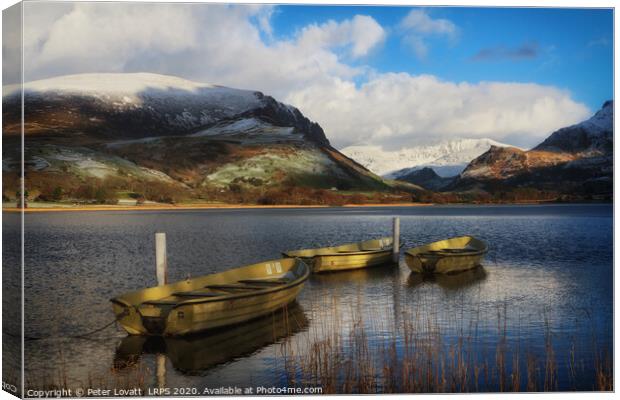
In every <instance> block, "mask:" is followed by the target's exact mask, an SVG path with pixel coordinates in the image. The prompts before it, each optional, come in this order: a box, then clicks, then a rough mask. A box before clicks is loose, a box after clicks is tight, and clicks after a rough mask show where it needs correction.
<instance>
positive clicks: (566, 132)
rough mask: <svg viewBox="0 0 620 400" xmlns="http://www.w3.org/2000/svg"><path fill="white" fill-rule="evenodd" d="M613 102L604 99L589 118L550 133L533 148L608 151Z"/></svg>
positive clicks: (609, 147)
mask: <svg viewBox="0 0 620 400" xmlns="http://www.w3.org/2000/svg"><path fill="white" fill-rule="evenodd" d="M613 129H614V102H613V100H609V101H606V102H605V104H603V107H602V108H601V109H600V110H598V111H597V112H596V113H595V114H594V115H593V116H592V117H591V118H590V119H587V120H585V121H583V122H580V123H578V124H575V125H571V126H568V127H566V128H562V129H559V130H557V131H555V132H553V133H552V134H551V136H549V137H548V138H547V139H546V140H545V141H544V142H542V143H541V144H539V145H538V146H536V147H535V148H534V150H548V151H556V152H558V151H560V152H569V153H589V154H590V155H596V154H603V153H608V152H611V151H612V150H613Z"/></svg>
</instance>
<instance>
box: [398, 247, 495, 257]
mask: <svg viewBox="0 0 620 400" xmlns="http://www.w3.org/2000/svg"><path fill="white" fill-rule="evenodd" d="M409 251H410V250H407V251H406V252H405V255H406V256H409V257H417V258H425V257H429V256H431V255H429V254H427V253H424V254H420V253H418V254H411V253H410V252H409ZM488 252H489V249H488V248H484V249H482V250H476V251H472V252H470V253H454V254H449V253H444V254H433V255H432V256H435V257H469V256H479V255H481V254H486V253H488Z"/></svg>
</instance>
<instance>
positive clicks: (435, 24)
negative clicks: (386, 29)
mask: <svg viewBox="0 0 620 400" xmlns="http://www.w3.org/2000/svg"><path fill="white" fill-rule="evenodd" d="M399 28H400V31H401V32H402V33H403V42H404V43H405V44H406V45H408V46H409V47H410V48H411V50H412V51H413V52H414V54H415V55H416V57H418V58H419V59H424V58H426V56H427V55H428V44H427V43H426V39H425V38H427V37H429V36H436V37H445V38H447V39H449V40H451V41H454V40H455V39H456V37H457V35H458V28H457V26H456V25H455V24H454V23H453V22H452V21H450V20H448V19H443V18H437V19H433V18H431V16H430V15H428V13H427V12H426V11H424V10H419V9H415V10H411V11H410V12H409V13H408V14H407V15H406V16H405V17H404V18H403V19H402V20H401V21H400V24H399Z"/></svg>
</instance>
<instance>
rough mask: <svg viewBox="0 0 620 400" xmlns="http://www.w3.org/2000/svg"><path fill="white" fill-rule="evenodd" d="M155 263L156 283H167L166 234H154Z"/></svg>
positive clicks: (159, 284) (160, 284)
mask: <svg viewBox="0 0 620 400" xmlns="http://www.w3.org/2000/svg"><path fill="white" fill-rule="evenodd" d="M155 263H156V265H157V285H158V286H162V285H165V284H167V283H168V257H167V255H166V234H165V233H163V232H157V233H156V234H155Z"/></svg>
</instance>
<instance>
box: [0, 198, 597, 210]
mask: <svg viewBox="0 0 620 400" xmlns="http://www.w3.org/2000/svg"><path fill="white" fill-rule="evenodd" d="M585 203H586V204H589V203H592V202H585ZM595 203H606V202H595ZM539 204H584V202H574V203H570V202H568V203H567V202H557V201H554V200H523V201H514V202H506V203H499V202H498V203H494V202H489V203H441V204H440V203H364V204H344V205H324V204H279V205H260V204H224V203H181V204H161V203H156V204H143V205H128V204H121V205H119V204H114V205H100V204H97V205H84V204H80V205H72V204H60V203H37V204H31V205H29V206H28V208H25V209H23V211H24V212H26V213H40V212H75V211H172V210H176V211H182V210H244V209H286V208H361V207H428V206H435V205H454V206H458V205H478V206H491V205H539ZM2 211H3V212H11V213H19V212H21V211H22V209H21V208H18V207H16V206H13V205H7V203H4V204H3V206H2Z"/></svg>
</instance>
